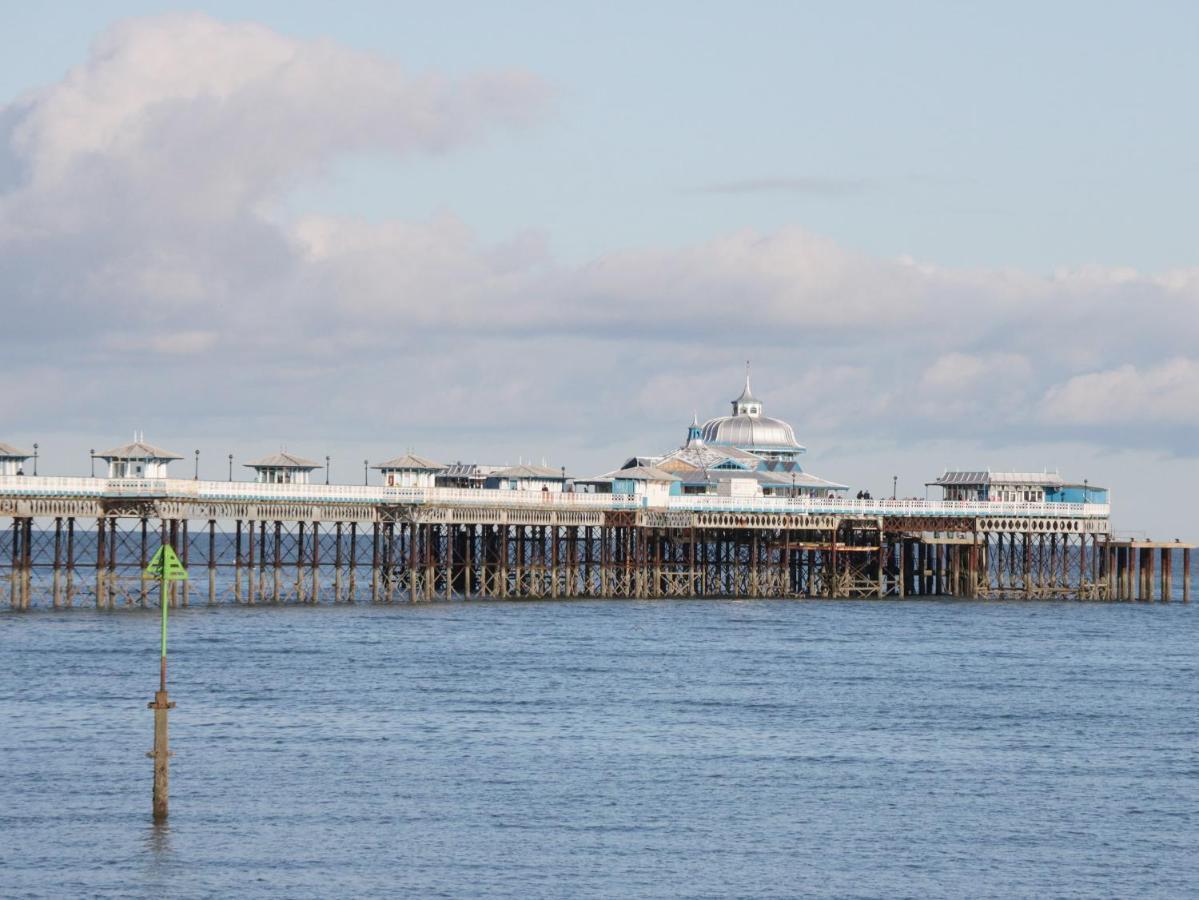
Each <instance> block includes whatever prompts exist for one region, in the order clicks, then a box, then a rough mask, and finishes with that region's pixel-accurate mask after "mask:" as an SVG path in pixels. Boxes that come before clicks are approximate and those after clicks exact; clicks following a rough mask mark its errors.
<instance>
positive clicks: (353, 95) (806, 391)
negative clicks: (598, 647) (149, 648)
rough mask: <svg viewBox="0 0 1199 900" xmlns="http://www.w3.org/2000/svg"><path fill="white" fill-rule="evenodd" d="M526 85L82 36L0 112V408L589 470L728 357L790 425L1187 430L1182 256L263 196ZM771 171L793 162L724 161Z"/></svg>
mask: <svg viewBox="0 0 1199 900" xmlns="http://www.w3.org/2000/svg"><path fill="white" fill-rule="evenodd" d="M551 94H552V92H551V91H550V90H549V89H548V88H547V86H546V85H544V84H543V83H542V82H540V81H539V80H538V79H536V78H535V77H533V76H531V75H528V74H527V73H522V72H520V71H519V70H514V71H506V72H505V71H501V72H490V73H479V74H475V75H470V76H465V77H461V78H449V77H446V76H443V75H438V74H436V73H434V74H423V75H413V74H410V73H408V72H407V71H406V70H405V69H404V68H403V67H402V66H400V65H399V64H398V63H396V62H394V61H392V60H388V59H385V58H381V57H377V56H372V55H369V54H363V53H359V52H357V51H354V50H352V49H349V48H346V47H341V46H338V45H336V44H332V43H330V42H325V41H299V40H296V39H293V38H289V37H285V36H282V35H279V34H276V33H274V32H271V31H269V30H268V29H265V28H262V27H260V26H257V25H252V24H228V23H223V22H219V21H216V20H213V19H210V18H207V17H204V16H196V15H179V16H167V17H163V18H155V19H146V20H134V21H131V22H128V23H125V24H123V25H120V26H118V27H116V28H115V29H113V30H111V31H109V32H107V33H106V34H105V35H104V36H102V37H101V38H100V40H99V41H98V42H97V44H96V46H95V48H94V50H93V52H92V55H91V56H90V57H89V59H88V60H87V61H86V62H84V63H83V64H82V65H80V66H79V67H78V68H76V69H75V70H73V71H71V72H70V73H68V74H67V75H66V76H65V77H64V78H63V79H62V80H61V81H60V82H58V83H56V84H52V85H49V86H47V87H45V88H43V89H40V90H38V91H34V92H32V93H30V94H28V95H26V96H24V97H22V98H19V99H18V100H16V101H14V102H13V103H11V104H10V105H9V106H7V107H5V108H4V109H3V110H0V290H2V292H3V296H4V298H5V299H4V301H3V302H4V308H3V315H4V319H3V327H0V377H3V378H4V380H5V383H10V384H11V383H14V381H16V380H20V382H21V383H22V384H24V385H26V389H25V390H22V391H20V392H8V393H7V394H5V395H4V397H3V398H2V399H0V413H2V414H3V416H4V418H5V420H6V421H10V422H36V421H51V420H53V421H57V422H70V423H72V426H73V427H75V428H77V429H81V430H82V429H96V430H99V429H110V428H113V427H114V426H115V425H117V424H119V426H120V431H121V433H123V432H124V431H126V430H128V429H129V428H132V427H143V428H147V430H150V429H151V428H152V427H153V423H151V422H147V421H146V419H145V418H144V417H143V413H141V412H138V413H137V415H138V418H133V416H134V412H131V410H134V409H135V410H136V411H144V410H147V409H148V410H161V411H163V412H162V416H164V417H165V416H170V415H174V416H176V417H177V418H176V419H174V420H167V419H165V418H164V419H162V420H160V421H158V422H157V424H158V426H159V428H160V430H161V431H163V432H169V431H170V429H172V428H182V427H191V426H192V425H193V424H195V426H196V427H200V428H203V429H204V430H205V432H206V433H214V434H215V433H221V434H235V435H236V434H244V433H247V432H250V433H253V434H254V435H258V436H263V437H265V436H266V435H267V433H268V432H269V434H270V436H271V437H272V438H273V440H274V441H275V442H276V443H277V442H278V440H287V441H290V442H294V441H295V440H296V439H297V435H300V436H302V435H315V436H321V435H346V434H353V435H358V434H361V435H362V437H363V439H364V440H371V439H376V440H378V441H379V442H381V443H386V442H390V443H392V444H395V445H397V446H401V447H402V446H406V445H409V444H416V443H424V444H425V445H426V446H425V449H426V451H427V452H430V453H433V452H434V451H435V450H436V452H437V454H439V455H445V456H447V457H448V456H455V455H462V456H464V457H470V456H477V457H479V458H482V457H486V456H488V455H489V454H496V455H498V456H501V457H505V458H515V456H516V455H518V454H520V455H524V456H526V457H533V458H540V456H542V455H545V454H546V453H547V450H546V448H547V447H565V448H567V450H569V452H571V453H574V454H577V455H578V458H581V459H583V460H584V461H587V460H590V463H591V465H592V466H593V467H594V469H595V471H601V470H602V469H604V468H605V467H610V465H611V464H613V463H614V462H615V461H617V460H618V459H619V458H622V457H623V456H627V455H629V454H630V453H632V452H647V451H656V450H661V449H665V447H666V446H669V445H670V443H673V442H677V441H678V440H680V439H681V436H682V434H683V432H684V430H685V427H686V424H687V422H688V421H689V420H690V416H691V412H692V410H693V409H696V410H697V411H698V412H699V414H700V416H701V418H706V417H707V416H711V415H715V414H718V413H721V412H723V411H724V410H725V409H726V408H727V407H726V401H727V400H728V399H730V398H731V397H732V396H735V394H736V392H737V390H738V389H739V387H740V373H741V368H742V365H743V361H744V359H745V358H746V357H747V356H749V357H751V358H752V359H753V360H754V369H755V372H756V373H758V374H757V375H756V377H755V386H756V388H757V390H758V392H759V393H760V394H761V395H762V396H763V398H764V400H765V401H766V404H767V410H768V412H769V413H771V414H776V415H780V416H782V417H784V418H787V419H789V420H791V421H792V422H793V423H794V424H795V426H796V428H797V431H798V433H799V437H800V440H801V441H805V442H807V443H809V444H810V445H812V446H813V447H814V449H816V444H817V439H818V436H819V435H824V436H825V437H826V438H832V437H835V438H837V439H839V440H844V441H847V442H857V443H858V444H859V445H870V446H886V445H888V444H894V443H897V442H905V443H913V442H919V441H927V440H941V441H947V440H949V441H952V440H967V439H969V440H974V441H982V442H989V443H1003V442H1005V441H1011V440H1013V439H1014V437H1013V436H1016V437H1018V438H1019V439H1020V440H1023V441H1027V442H1036V441H1045V440H1052V439H1057V438H1060V437H1062V436H1063V435H1065V434H1067V433H1069V434H1074V433H1077V431H1078V429H1080V428H1088V429H1093V431H1091V432H1088V436H1092V435H1093V436H1094V438H1095V439H1096V441H1098V442H1104V443H1106V444H1109V445H1114V446H1120V445H1125V444H1133V443H1137V442H1143V443H1145V444H1151V445H1152V444H1154V442H1157V444H1158V445H1161V446H1168V447H1169V448H1172V449H1174V450H1176V451H1177V452H1183V453H1194V447H1195V446H1196V442H1195V437H1196V434H1195V430H1196V424H1195V423H1196V421H1199V417H1197V416H1196V415H1195V394H1194V388H1193V387H1192V385H1193V384H1195V378H1194V375H1195V372H1194V366H1195V363H1194V362H1193V361H1191V360H1192V356H1193V352H1194V349H1193V348H1194V347H1195V346H1197V345H1199V269H1180V270H1175V271H1171V272H1164V273H1143V272H1138V271H1135V270H1132V269H1127V268H1105V267H1098V266H1094V267H1085V268H1078V269H1063V270H1059V271H1056V272H1053V273H1050V274H1048V275H1042V274H1037V273H1030V272H1024V271H1019V270H1015V269H1003V270H987V269H953V268H947V267H943V266H939V265H937V264H935V263H932V262H928V261H923V260H915V259H910V258H899V259H882V258H878V257H873V256H870V255H867V254H863V253H858V252H854V251H853V250H850V249H848V248H846V247H843V246H841V245H839V244H837V243H836V242H834V241H831V240H829V239H827V238H824V237H822V236H820V235H818V234H814V233H812V232H811V231H809V230H807V229H805V228H802V227H798V226H793V227H787V228H782V229H779V230H777V231H773V232H769V233H765V232H760V231H755V230H743V231H737V232H733V233H728V234H723V235H720V236H717V237H714V238H712V239H710V240H707V241H703V242H697V243H693V244H690V245H685V246H662V247H656V246H640V247H630V248H627V249H625V250H622V251H619V252H613V253H608V254H605V255H603V256H600V257H597V258H595V259H592V260H590V261H587V262H585V263H583V264H578V265H567V264H564V263H562V262H560V261H559V260H557V259H556V258H555V257H554V255H553V253H552V252H551V251H550V249H549V247H550V244H551V238H552V236H547V235H544V234H538V233H535V232H527V233H519V234H517V235H515V236H514V237H512V238H511V239H509V240H506V241H502V242H498V243H491V242H487V241H484V240H483V239H481V238H480V237H479V235H478V234H477V233H476V232H475V230H474V229H473V228H472V227H471V226H470V224H469V223H467V222H464V221H462V220H461V219H460V218H458V217H456V216H455V215H453V214H452V213H448V212H447V213H444V214H442V215H439V216H437V217H434V218H431V219H429V220H426V221H415V222H408V221H382V222H374V221H365V220H362V219H356V218H353V217H332V216H324V215H311V214H307V215H299V216H295V217H292V216H289V215H287V214H285V213H284V211H283V210H284V209H285V207H284V206H283V204H282V203H281V202H280V201H281V200H282V198H283V197H284V196H285V195H286V194H287V193H288V192H289V191H290V190H291V188H292V187H294V186H295V185H296V184H299V183H302V182H303V181H305V180H306V179H309V178H313V177H319V176H320V174H321V172H322V171H323V170H324V168H325V167H327V166H329V165H330V164H331V163H332V162H333V161H335V160H337V159H338V158H340V157H341V156H343V155H345V154H352V153H359V152H370V153H384V154H390V155H391V156H392V157H394V158H395V159H396V160H397V164H402V163H403V162H404V160H406V159H408V158H411V157H413V156H414V155H418V154H441V153H449V152H452V151H454V150H455V149H457V148H461V147H465V146H469V145H470V144H472V143H474V142H478V141H481V140H486V139H487V138H488V137H489V136H490V135H492V134H495V133H497V132H498V131H500V130H504V129H512V128H515V129H522V128H528V127H530V125H533V124H536V123H537V122H539V121H542V120H543V119H544V116H545V114H546V110H547V105H548V103H549V102H550V97H551ZM851 181H852V180H851ZM790 182H794V183H792V184H790V187H791V188H794V189H800V188H802V187H804V185H805V184H807V182H808V180H807V179H798V180H795V179H790V180H788V179H781V180H777V179H766V180H764V181H763V182H761V183H754V182H748V183H740V184H741V185H742V187H746V188H747V189H750V190H757V189H763V190H765V189H768V188H770V186H771V185H773V187H782V186H786V184H785V183H790ZM807 186H808V187H810V188H812V189H828V188H830V187H836V184H835V180H834V182H833V183H825V184H824V185H823V187H819V186H818V185H817V184H816V182H812V183H811V184H807ZM866 186H867V185H865V184H863V185H861V187H863V188H864V187H866ZM841 187H842V188H846V189H848V188H850V187H852V185H851V184H849V183H846V184H842V185H841ZM1163 359H1172V360H1174V361H1173V362H1170V363H1163V362H1162V360H1163ZM148 366H149V367H152V371H153V372H154V375H155V377H154V378H150V379H148V378H147V377H146V371H147V368H148ZM49 373H54V374H53V375H51V374H49ZM132 385H136V386H137V389H136V390H131V387H130V386H132ZM197 386H202V388H199V389H198V387H197ZM180 396H186V398H187V401H186V403H185V404H181V403H179V402H176V401H177V399H178V398H179V397H180ZM251 398H252V399H251ZM672 410H673V412H672ZM671 416H673V418H670V417H671ZM1121 421H1131V422H1136V423H1139V424H1140V425H1141V426H1142V427H1138V428H1137V429H1135V430H1130V429H1121V428H1120V427H1119V423H1120V422H1121ZM163 440H164V441H165V440H166V439H165V438H164V439H163ZM308 452H311V453H314V454H315V453H317V452H318V451H317V450H315V449H313V450H310V451H308ZM963 462H965V460H963ZM830 474H831V475H833V476H834V477H835V476H837V475H838V473H836V472H832V473H830Z"/></svg>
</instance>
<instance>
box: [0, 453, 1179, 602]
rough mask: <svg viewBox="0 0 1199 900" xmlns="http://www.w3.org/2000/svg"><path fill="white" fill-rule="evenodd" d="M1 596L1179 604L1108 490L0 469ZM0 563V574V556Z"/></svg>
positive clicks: (1171, 577) (1170, 548)
mask: <svg viewBox="0 0 1199 900" xmlns="http://www.w3.org/2000/svg"><path fill="white" fill-rule="evenodd" d="M3 520H7V522H5V527H4V528H3V531H2V532H0V566H2V567H3V568H2V569H0V584H2V585H3V590H4V591H5V592H6V593H7V598H6V599H7V601H8V604H9V605H10V606H12V607H13V608H17V609H26V608H29V607H31V606H34V605H49V606H55V607H70V606H77V605H80V604H86V605H88V606H94V607H97V608H101V609H111V608H114V607H118V606H145V605H156V604H157V596H156V595H155V591H154V588H155V583H154V582H153V581H150V580H147V576H146V575H145V570H146V567H147V565H148V563H149V560H150V558H151V557H152V556H153V554H154V552H155V550H156V549H157V547H158V546H160V545H161V544H169V545H170V546H172V547H173V548H175V550H176V552H177V553H178V554H179V556H180V558H181V559H182V560H183V562H184V565H185V566H186V567H187V568H188V569H189V571H190V572H191V580H190V581H189V582H187V583H186V584H177V585H173V586H172V590H173V592H174V594H173V598H172V602H173V603H178V604H182V605H186V604H188V603H195V602H204V603H221V602H234V603H244V604H264V603H284V602H293V603H294V602H299V603H316V602H320V601H329V602H353V601H369V602H373V603H393V602H399V601H408V602H414V601H427V600H435V599H436V600H454V599H482V598H504V599H523V598H574V597H629V598H632V597H643V598H655V597H846V598H849V597H895V598H902V597H917V596H931V595H946V596H952V597H975V598H994V599H999V598H1024V599H1047V598H1075V599H1086V600H1155V599H1156V600H1170V599H1179V600H1183V601H1185V600H1189V598H1190V555H1191V547H1190V545H1183V544H1178V543H1152V542H1146V541H1134V540H1117V539H1115V538H1114V537H1113V536H1112V534H1111V532H1110V528H1109V520H1108V507H1107V505H1106V504H1094V503H1092V504H1083V503H1047V502H1042V503H1024V502H1010V503H1009V502H996V501H961V500H959V501H918V500H915V501H900V500H897V501H891V500H858V499H838V498H835V497H834V498H827V497H826V498H823V499H821V498H809V497H779V498H773V497H771V498H767V497H747V498H737V497H721V496H688V495H678V496H671V495H666V496H664V497H663V498H661V500H660V501H659V502H651V498H649V497H647V496H645V495H640V496H639V495H636V494H608V493H585V492H579V493H574V492H554V493H551V492H549V491H520V490H498V489H485V488H478V489H465V488H438V487H428V488H423V487H373V486H349V485H311V484H309V485H288V484H259V483H239V482H208V481H197V480H192V481H186V480H175V479H157V480H154V479H151V480H135V479H100V478H97V479H92V478H56V477H32V476H7V477H0V521H3ZM5 570H7V571H5Z"/></svg>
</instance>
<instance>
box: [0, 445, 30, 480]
mask: <svg viewBox="0 0 1199 900" xmlns="http://www.w3.org/2000/svg"><path fill="white" fill-rule="evenodd" d="M31 456H33V454H32V453H27V452H26V451H24V450H18V449H17V448H16V447H14V446H13V445H12V444H6V443H4V441H0V475H24V474H25V461H26V460H28V459H29V457H31Z"/></svg>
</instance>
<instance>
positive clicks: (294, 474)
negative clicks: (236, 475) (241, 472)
mask: <svg viewBox="0 0 1199 900" xmlns="http://www.w3.org/2000/svg"><path fill="white" fill-rule="evenodd" d="M245 467H246V468H247V469H253V470H254V480H255V481H256V482H257V483H258V484H308V483H309V481H310V480H311V477H312V473H313V472H314V471H315V470H317V469H319V468H320V467H321V465H320V463H316V462H313V461H312V460H310V459H304V457H302V456H296V455H295V454H294V453H288V452H287V451H286V450H281V451H279V452H278V453H272V454H271V455H270V456H264V457H263V458H262V459H259V460H255V461H254V462H249V463H245Z"/></svg>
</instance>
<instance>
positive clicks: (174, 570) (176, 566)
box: [146, 544, 187, 581]
mask: <svg viewBox="0 0 1199 900" xmlns="http://www.w3.org/2000/svg"><path fill="white" fill-rule="evenodd" d="M146 575H147V576H148V577H150V578H160V579H162V580H163V581H187V569H185V568H183V563H181V562H180V561H179V556H178V554H176V553H175V550H174V549H173V548H172V547H170V546H169V545H166V544H164V545H163V546H161V547H159V548H158V552H157V553H155V554H154V558H153V559H152V560H150V565H149V566H147V567H146Z"/></svg>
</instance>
